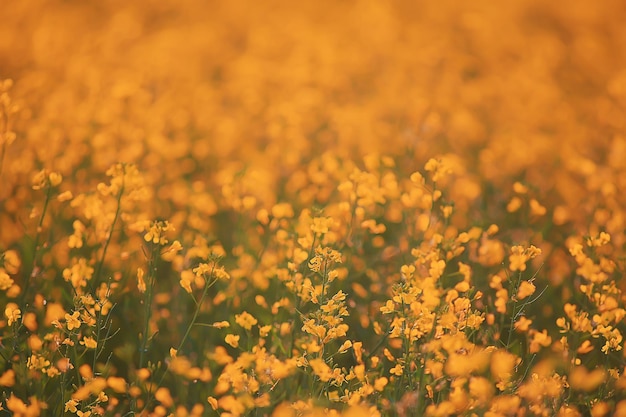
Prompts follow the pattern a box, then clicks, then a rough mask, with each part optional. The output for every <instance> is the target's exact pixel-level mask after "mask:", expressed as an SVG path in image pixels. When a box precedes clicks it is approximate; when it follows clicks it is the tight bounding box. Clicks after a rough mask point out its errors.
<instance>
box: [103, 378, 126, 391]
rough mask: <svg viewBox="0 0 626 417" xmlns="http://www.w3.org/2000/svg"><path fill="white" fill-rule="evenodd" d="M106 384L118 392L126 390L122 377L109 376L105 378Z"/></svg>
mask: <svg viewBox="0 0 626 417" xmlns="http://www.w3.org/2000/svg"><path fill="white" fill-rule="evenodd" d="M106 385H107V386H108V387H109V388H111V389H112V390H113V391H115V392H117V393H118V394H123V393H125V392H127V383H126V380H125V379H124V378H121V377H117V376H110V377H108V378H107V379H106Z"/></svg>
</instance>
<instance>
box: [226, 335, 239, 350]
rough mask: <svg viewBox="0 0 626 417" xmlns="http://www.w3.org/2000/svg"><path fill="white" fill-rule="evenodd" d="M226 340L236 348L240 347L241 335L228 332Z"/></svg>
mask: <svg viewBox="0 0 626 417" xmlns="http://www.w3.org/2000/svg"><path fill="white" fill-rule="evenodd" d="M224 341H225V342H226V343H228V344H229V345H231V346H232V347H234V348H236V347H239V336H237V335H234V334H227V335H226V337H225V338H224Z"/></svg>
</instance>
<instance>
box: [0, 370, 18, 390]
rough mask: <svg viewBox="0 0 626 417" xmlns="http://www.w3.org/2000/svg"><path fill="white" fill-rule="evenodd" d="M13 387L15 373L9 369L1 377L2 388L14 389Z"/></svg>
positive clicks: (0, 384) (0, 385)
mask: <svg viewBox="0 0 626 417" xmlns="http://www.w3.org/2000/svg"><path fill="white" fill-rule="evenodd" d="M13 385H15V371H14V370H13V369H9V370H7V371H6V372H5V373H3V374H2V375H0V387H12V386H13Z"/></svg>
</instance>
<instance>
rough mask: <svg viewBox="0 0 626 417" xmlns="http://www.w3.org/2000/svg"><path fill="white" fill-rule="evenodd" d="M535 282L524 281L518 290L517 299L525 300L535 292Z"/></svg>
mask: <svg viewBox="0 0 626 417" xmlns="http://www.w3.org/2000/svg"><path fill="white" fill-rule="evenodd" d="M535 288H536V287H535V284H533V283H532V282H530V281H522V283H521V284H520V286H519V289H518V290H517V299H518V300H523V299H524V298H526V297H528V296H530V295H532V294H534V292H535Z"/></svg>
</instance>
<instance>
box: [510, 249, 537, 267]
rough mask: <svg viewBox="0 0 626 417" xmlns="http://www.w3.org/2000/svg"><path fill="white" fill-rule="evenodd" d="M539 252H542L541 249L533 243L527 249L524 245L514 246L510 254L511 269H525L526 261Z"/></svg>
mask: <svg viewBox="0 0 626 417" xmlns="http://www.w3.org/2000/svg"><path fill="white" fill-rule="evenodd" d="M539 254H541V249H538V248H536V247H535V246H533V245H531V246H530V247H529V248H527V249H524V248H523V247H522V246H513V247H512V248H511V255H510V256H509V263H510V264H509V269H510V270H511V271H513V272H515V271H525V270H526V262H527V261H529V260H530V259H533V258H535V257H536V256H537V255H539Z"/></svg>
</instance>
